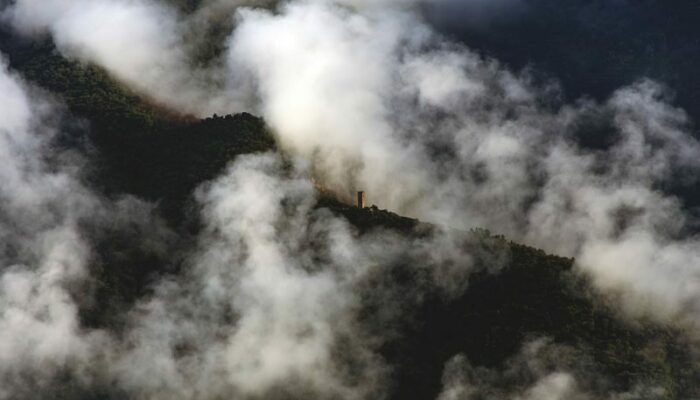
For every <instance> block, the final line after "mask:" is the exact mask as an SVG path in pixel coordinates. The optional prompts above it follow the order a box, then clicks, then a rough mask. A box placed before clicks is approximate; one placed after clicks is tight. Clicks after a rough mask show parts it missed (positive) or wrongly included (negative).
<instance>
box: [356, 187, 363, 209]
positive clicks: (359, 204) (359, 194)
mask: <svg viewBox="0 0 700 400" xmlns="http://www.w3.org/2000/svg"><path fill="white" fill-rule="evenodd" d="M357 208H365V192H362V191H360V192H357Z"/></svg>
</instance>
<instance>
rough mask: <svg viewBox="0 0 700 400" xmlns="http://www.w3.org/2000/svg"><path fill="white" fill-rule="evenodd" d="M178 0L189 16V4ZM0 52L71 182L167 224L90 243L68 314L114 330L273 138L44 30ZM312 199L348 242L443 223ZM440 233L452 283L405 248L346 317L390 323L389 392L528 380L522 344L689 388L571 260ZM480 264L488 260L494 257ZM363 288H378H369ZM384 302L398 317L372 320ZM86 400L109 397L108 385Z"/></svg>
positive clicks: (417, 394) (0, 42) (697, 377)
mask: <svg viewBox="0 0 700 400" xmlns="http://www.w3.org/2000/svg"><path fill="white" fill-rule="evenodd" d="M179 3H181V6H182V7H183V8H185V9H187V8H188V7H193V5H194V3H196V2H193V1H181V2H179ZM0 50H1V51H2V52H3V53H4V54H6V55H7V56H8V58H9V64H10V66H11V68H13V69H15V70H16V71H19V72H20V73H21V74H22V75H23V76H24V77H25V78H26V79H27V80H28V81H30V82H31V83H32V84H35V85H37V86H39V87H41V88H43V89H45V90H46V91H48V92H50V93H51V94H52V95H53V96H56V98H58V99H60V101H61V102H64V103H65V104H66V108H67V110H65V111H66V113H67V115H68V117H66V118H65V121H64V122H63V124H64V125H65V126H66V127H67V130H66V131H67V132H68V133H67V134H65V135H62V136H58V140H59V143H56V144H55V145H57V146H63V147H68V148H71V149H73V150H75V151H77V152H79V153H80V154H81V156H82V157H84V158H85V160H86V163H85V166H86V168H85V171H84V173H83V176H82V179H84V180H85V181H88V182H91V183H92V184H94V185H95V186H96V187H97V188H98V189H99V190H100V193H101V195H103V196H105V197H110V198H119V197H123V196H135V197H138V198H140V199H144V200H147V201H148V202H151V203H152V204H153V205H154V208H155V210H156V212H157V215H158V216H159V217H160V218H162V219H163V220H164V221H166V225H167V226H168V229H170V230H172V232H177V235H172V236H168V235H164V237H169V239H167V240H165V241H164V243H163V247H162V248H160V249H159V250H158V251H155V250H153V249H151V248H148V247H145V246H142V243H141V241H140V239H139V234H140V233H139V232H138V231H131V230H129V228H128V227H127V228H124V227H121V226H119V224H117V223H115V224H114V226H113V229H112V230H111V231H109V232H108V234H105V235H103V236H100V237H96V238H94V240H95V241H96V247H97V248H98V249H100V250H99V253H100V257H99V258H98V260H96V262H95V264H94V265H95V266H94V267H93V269H94V271H93V272H94V273H95V275H96V279H95V282H96V283H95V285H94V287H93V294H94V297H95V300H94V302H93V303H92V304H90V305H86V306H84V307H83V309H82V310H81V318H82V321H81V323H82V324H84V325H85V326H91V327H98V328H109V329H115V330H118V329H119V326H120V324H122V323H123V322H124V320H123V319H122V317H121V315H122V313H124V312H125V310H128V309H129V307H131V306H132V305H133V304H134V303H135V302H137V301H138V300H139V299H143V298H147V297H148V296H149V295H150V294H151V293H152V284H153V282H154V281H155V279H156V278H157V277H162V276H167V275H169V274H176V273H178V272H179V271H180V269H181V268H183V265H182V264H178V262H173V260H178V258H177V257H173V255H177V254H181V253H184V252H185V250H186V249H192V248H194V247H196V243H194V241H195V240H194V237H195V235H196V233H197V232H198V231H199V230H200V229H202V227H201V226H200V225H199V220H198V218H199V217H198V210H197V208H196V206H195V205H194V204H193V202H192V201H193V200H192V199H193V197H192V196H193V193H194V192H195V190H196V189H197V188H198V187H199V186H200V185H202V184H203V183H205V182H207V181H210V180H213V179H215V178H216V177H217V176H219V175H220V174H221V173H222V172H223V171H224V170H225V168H226V167H227V166H228V165H230V164H231V163H232V162H233V161H234V160H236V158H237V157H238V156H239V155H243V154H251V153H264V152H277V151H278V150H277V146H276V144H275V138H274V133H273V132H271V130H270V129H269V128H268V127H267V126H266V124H265V121H264V120H263V119H262V118H259V117H256V116H253V115H251V114H247V113H239V114H235V115H225V116H217V115H214V116H212V117H210V118H206V119H196V118H194V117H192V116H188V115H181V114H178V113H177V112H175V111H173V110H169V109H167V108H165V107H162V106H161V105H158V104H155V103H153V102H152V101H151V100H150V99H148V98H146V97H144V96H142V95H137V94H135V93H134V92H133V91H131V90H129V89H127V88H125V87H124V86H122V85H121V84H119V83H118V82H116V81H115V80H114V79H113V78H111V77H110V76H109V75H108V74H106V73H105V72H104V71H103V70H102V69H100V68H99V67H97V66H94V65H91V64H84V63H79V62H77V61H73V60H68V59H66V58H64V57H62V56H61V55H60V54H59V53H58V52H57V51H56V50H55V49H54V47H53V44H52V43H51V41H50V40H48V39H47V40H46V41H43V42H39V43H36V42H29V41H23V40H21V39H19V38H16V37H13V36H12V35H11V34H9V33H7V32H2V33H0ZM76 121H81V122H76ZM380 206H381V205H380ZM314 208H315V209H317V210H318V209H322V210H327V211H328V212H330V213H332V214H333V215H335V216H339V217H341V218H342V219H344V220H346V221H347V222H348V223H349V224H350V225H351V226H352V229H353V235H355V237H358V238H362V237H367V238H372V237H374V236H375V235H379V236H381V235H387V236H392V235H398V236H400V237H402V238H404V239H405V240H408V241H409V242H411V243H416V246H418V243H420V242H421V241H422V240H424V238H425V237H427V236H429V235H431V234H432V233H433V232H437V231H444V230H445V229H447V228H442V227H438V226H433V225H429V224H425V223H421V222H419V221H417V220H415V219H410V218H405V217H402V216H399V215H396V214H394V213H392V212H390V211H386V210H382V209H380V208H377V207H371V208H365V209H358V208H356V207H353V206H351V205H348V204H344V203H342V202H340V201H339V200H338V199H335V198H334V197H333V196H331V195H328V194H319V197H318V200H317V203H316V205H315V206H314ZM448 231H449V230H448ZM453 234H454V235H456V237H458V238H459V241H460V243H461V246H463V247H464V249H465V251H467V250H469V252H470V254H475V255H476V256H474V257H473V258H472V260H471V262H473V264H474V265H473V266H472V267H471V271H472V272H471V273H470V274H468V275H466V276H463V277H462V279H463V281H459V282H454V284H455V285H456V286H458V288H459V290H456V291H454V293H447V294H446V293H444V292H441V291H439V290H436V289H435V288H433V287H432V286H429V285H427V284H425V282H427V281H429V280H430V279H431V278H430V272H429V270H428V269H421V268H415V266H414V265H412V263H418V262H423V261H421V260H417V259H412V256H411V255H406V256H405V258H404V259H403V261H402V262H396V263H395V264H394V265H392V266H391V267H388V268H386V269H384V270H381V271H378V272H376V273H375V274H374V275H371V276H369V277H368V278H367V279H366V280H365V281H364V283H363V285H364V287H363V293H365V294H366V295H365V296H363V299H362V302H361V304H360V306H359V309H358V310H355V311H356V313H357V315H358V316H359V317H358V322H357V323H358V324H360V325H361V326H362V327H363V331H365V332H369V333H370V334H371V333H372V332H377V331H384V330H386V331H389V330H391V331H392V332H394V334H391V335H386V339H385V340H383V341H381V342H378V343H375V344H374V346H375V348H376V349H377V352H378V354H380V355H381V357H383V359H384V360H385V361H386V364H387V365H388V366H389V368H388V374H389V375H390V376H391V377H392V378H393V379H392V380H391V381H392V382H393V383H392V387H391V390H390V392H389V398H391V399H397V400H399V399H401V400H405V399H435V398H437V396H438V395H439V394H440V392H441V388H442V387H443V385H444V383H445V379H446V378H444V376H445V375H444V373H443V366H444V365H445V364H446V363H448V362H450V360H451V359H452V358H453V357H454V355H455V354H462V355H463V356H464V357H465V358H466V359H467V360H468V361H469V366H468V367H467V366H464V368H468V369H469V370H470V371H472V372H471V373H472V374H473V376H474V377H475V379H476V380H477V381H479V382H480V383H481V384H482V387H481V388H479V389H478V390H481V391H480V392H478V393H479V394H480V396H483V397H476V398H491V397H489V396H490V395H493V394H494V393H495V394H496V395H497V394H498V393H509V390H517V389H518V388H520V387H521V386H523V385H524V386H527V385H528V384H530V383H532V382H533V381H535V380H537V379H538V377H536V376H530V375H528V373H526V372H522V371H520V372H519V370H518V368H519V367H518V365H519V364H518V363H519V362H520V360H521V358H523V357H525V356H524V355H523V354H524V352H527V351H528V350H527V349H529V348H533V347H532V346H535V347H536V348H537V349H538V350H537V351H536V354H534V355H532V354H531V355H530V356H531V357H532V358H533V359H536V360H537V362H538V363H540V364H541V365H543V367H542V368H543V371H542V372H541V373H543V374H544V373H546V372H548V371H555V370H565V371H568V372H570V373H572V374H573V375H574V376H575V377H576V378H577V379H578V380H579V382H580V384H581V385H590V388H591V391H592V392H593V393H594V394H600V395H604V394H605V393H607V392H609V391H614V392H618V393H623V392H633V391H634V390H636V389H639V388H640V387H655V388H660V389H662V390H660V391H656V392H653V391H652V392H650V393H654V394H653V396H651V395H650V396H651V397H643V398H667V399H690V398H694V397H699V396H700V387H699V386H698V382H700V371H699V370H698V369H697V368H696V365H695V364H694V363H693V360H692V355H691V354H690V352H689V350H688V349H689V348H690V345H689V343H688V342H687V341H688V340H689V339H688V337H687V336H686V335H685V333H684V331H683V330H682V328H679V327H671V326H664V325H662V324H660V323H657V322H652V321H641V322H640V321H632V320H630V319H627V318H626V317H623V316H622V315H621V314H620V313H619V310H618V309H617V308H616V307H615V306H614V305H613V303H612V302H610V301H609V300H610V299H609V298H607V297H606V296H605V295H603V294H601V293H600V292H598V291H597V290H596V289H594V287H593V286H592V284H591V283H590V281H589V277H588V276H587V275H586V274H584V273H583V272H581V271H580V270H579V269H578V268H577V267H576V265H575V260H572V259H568V258H562V257H558V256H555V255H549V254H546V253H545V252H543V251H541V250H538V249H535V248H532V247H528V246H524V245H521V244H518V243H513V242H511V241H509V240H508V239H507V238H504V237H503V236H499V235H494V234H491V233H490V232H488V231H485V230H480V229H475V230H473V231H470V232H453ZM480 254H481V255H483V257H482V258H479V256H478V255H480ZM494 259H499V260H501V262H500V263H499V264H498V265H496V266H494V265H492V264H493V260H494ZM376 292H382V293H388V294H385V295H382V296H373V295H372V294H373V293H376ZM388 304H390V305H391V307H388ZM387 308H391V309H395V310H400V312H398V313H396V314H392V315H385V313H384V311H383V310H385V309H387ZM300 312H303V310H300ZM533 343H534V344H533ZM554 349H556V351H554ZM540 364H538V365H540ZM94 394H95V393H92V394H90V393H88V394H86V396H87V395H94ZM81 395H82V394H81ZM96 395H100V396H106V398H110V397H113V398H121V394H120V393H109V392H108V391H106V392H100V393H97V394H96ZM58 396H59V397H57V398H61V397H60V396H61V394H58ZM65 396H66V397H65V398H74V397H70V396H72V395H71V394H70V393H66V394H65ZM86 398H89V397H86Z"/></svg>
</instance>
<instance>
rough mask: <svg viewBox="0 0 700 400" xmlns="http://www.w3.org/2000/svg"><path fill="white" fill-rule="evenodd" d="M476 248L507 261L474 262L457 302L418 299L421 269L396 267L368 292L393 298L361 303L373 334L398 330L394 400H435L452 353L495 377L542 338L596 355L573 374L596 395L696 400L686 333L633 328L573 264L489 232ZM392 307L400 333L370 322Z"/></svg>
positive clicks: (357, 216) (361, 222)
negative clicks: (650, 388) (651, 387)
mask: <svg viewBox="0 0 700 400" xmlns="http://www.w3.org/2000/svg"><path fill="white" fill-rule="evenodd" d="M329 207H331V208H332V209H333V210H335V211H336V212H339V213H340V214H342V215H344V216H346V217H347V218H348V220H349V221H351V222H352V223H353V224H354V225H356V226H358V228H359V229H367V228H369V227H389V228H393V229H395V230H397V231H400V232H404V233H407V234H409V235H411V232H412V231H411V229H412V228H409V226H410V224H409V223H408V222H409V221H411V220H408V219H406V218H403V217H400V216H397V215H395V214H392V213H377V212H376V211H373V210H371V209H364V210H361V209H357V208H352V207H347V206H342V205H341V206H336V205H334V204H329ZM416 222H417V221H416ZM413 226H414V227H415V226H418V225H417V224H415V223H414V224H413ZM425 231H426V229H425V227H421V228H418V237H420V236H422V235H423V233H424V232H425ZM470 243H471V244H467V245H468V246H472V250H473V252H475V253H478V250H479V249H480V248H486V247H487V248H488V251H489V253H491V254H493V253H494V252H498V253H501V254H505V255H507V257H506V258H507V262H506V263H505V265H504V266H503V267H502V268H500V270H499V272H497V273H494V270H493V268H490V267H489V266H488V265H485V263H488V262H490V260H489V258H484V259H483V260H481V261H478V260H477V262H476V264H475V265H473V266H470V267H469V268H473V270H474V273H473V274H472V275H471V276H470V278H469V286H468V288H467V290H466V291H465V292H464V293H463V294H461V295H459V296H457V297H456V298H453V297H449V296H444V295H442V294H440V293H436V292H429V293H427V294H422V295H416V287H417V286H419V285H420V282H422V281H424V280H425V277H424V276H421V275H422V274H424V273H425V270H421V269H417V268H411V267H409V266H407V265H402V266H396V267H395V268H394V269H393V270H392V271H387V272H386V274H385V276H383V277H382V278H381V279H378V280H377V281H376V282H375V283H373V284H371V285H375V288H376V290H377V291H378V292H379V291H381V292H384V293H386V292H388V291H390V292H391V293H393V295H392V296H388V297H387V296H383V297H378V298H375V297H372V296H366V297H365V301H366V304H365V306H364V307H365V310H364V311H363V312H364V315H365V317H364V318H365V321H366V323H369V324H370V330H377V329H379V330H382V329H387V330H396V331H397V332H401V333H400V335H397V337H396V339H395V340H393V341H389V342H387V343H385V344H384V346H383V347H382V350H381V352H382V354H383V355H384V356H385V357H386V359H387V361H388V362H389V363H390V365H391V366H392V367H393V368H394V375H395V392H394V395H393V398H396V399H432V398H436V396H437V394H438V393H439V391H440V389H441V387H442V383H441V376H442V368H443V366H444V364H445V363H446V362H447V361H448V360H449V359H450V358H451V357H453V356H455V355H456V354H460V353H462V354H464V355H465V356H466V357H467V359H468V360H469V361H470V362H471V363H472V364H474V365H476V366H481V367H488V368H494V369H499V368H503V367H504V365H505V363H506V362H507V361H509V359H510V358H511V357H513V356H515V355H516V354H517V353H518V352H519V350H520V348H521V347H522V346H523V344H524V343H525V342H526V341H527V340H529V339H532V338H538V337H546V338H550V339H551V340H553V341H554V343H557V344H561V345H567V346H570V347H571V348H573V349H575V351H574V354H578V356H579V357H581V358H584V357H591V359H592V363H593V366H592V367H593V368H594V371H572V372H573V373H574V374H575V375H576V374H578V375H580V376H579V378H581V380H582V381H584V382H585V381H586V379H591V378H590V376H586V375H594V374H598V375H599V376H600V380H599V381H596V384H597V385H598V387H591V388H588V389H589V390H591V391H593V392H595V391H600V392H601V393H602V392H603V391H605V390H615V391H627V390H631V389H632V388H634V386H635V385H636V384H638V383H640V382H644V383H647V384H649V383H653V384H655V385H658V386H660V387H663V388H664V389H665V390H666V396H667V398H677V399H682V398H688V397H692V396H697V395H698V390H699V389H700V388H699V387H698V385H697V382H698V381H699V379H700V371H698V370H697V369H695V367H694V365H693V361H692V360H691V358H690V355H689V354H687V353H686V352H684V351H683V350H682V349H688V346H689V344H688V343H686V342H685V339H684V336H683V334H682V332H681V331H678V330H677V329H675V328H669V327H664V326H660V325H658V324H655V323H652V322H630V321H627V320H626V319H624V318H623V317H622V316H621V315H620V314H619V313H618V312H617V311H616V310H615V309H614V308H612V307H610V306H609V305H608V304H607V303H606V300H605V298H604V297H603V296H602V295H601V294H600V293H598V292H596V291H595V290H594V289H593V287H592V286H591V284H590V282H589V281H588V279H587V277H586V276H585V275H584V274H582V273H581V272H580V271H578V270H577V269H575V268H573V265H574V260H572V259H568V258H562V257H557V256H552V255H548V254H546V253H545V252H543V251H542V250H538V249H534V248H532V247H528V246H523V245H520V244H517V243H513V242H509V241H507V240H506V239H504V238H503V237H501V236H491V235H490V234H489V233H488V231H484V230H477V231H474V233H473V235H472V239H471V241H470ZM387 280H388V281H389V283H387ZM371 285H370V287H371ZM388 288H389V289H388ZM369 292H371V289H370V290H369ZM388 303H390V304H388ZM391 307H400V308H401V310H402V312H401V315H400V316H399V317H398V321H394V322H393V323H395V324H398V326H399V328H398V329H397V328H396V327H392V326H385V327H382V326H376V324H377V323H378V321H377V320H376V319H375V318H374V317H373V316H372V315H371V314H372V313H377V312H380V310H382V309H386V308H391ZM383 334H386V332H383ZM387 336H391V335H387ZM602 377H606V379H603V378H602ZM608 378H609V379H610V380H608Z"/></svg>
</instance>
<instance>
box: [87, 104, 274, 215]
mask: <svg viewBox="0 0 700 400" xmlns="http://www.w3.org/2000/svg"><path fill="white" fill-rule="evenodd" d="M94 140H95V143H96V145H97V148H98V151H99V152H98V154H97V157H96V163H97V164H98V166H99V170H98V173H97V174H96V177H97V179H96V182H98V183H100V184H102V185H104V187H105V189H106V190H107V191H108V192H110V193H129V194H135V195H137V196H139V197H142V198H145V199H147V200H151V201H157V202H159V203H160V205H161V206H162V209H163V210H164V212H165V215H166V216H167V217H168V218H169V219H170V220H171V221H173V220H174V219H177V218H182V217H183V207H184V205H185V203H186V201H187V199H188V198H189V196H190V195H191V194H192V192H193V191H194V189H195V188H196V187H197V186H199V185H200V184H201V183H203V182H205V181H207V180H210V179H213V178H215V177H216V176H217V175H219V174H220V173H221V172H222V170H223V169H224V167H225V166H226V165H227V164H228V163H230V162H232V161H233V160H234V159H235V157H236V156H237V155H238V154H246V153H255V152H263V151H268V150H273V149H274V148H275V144H274V139H273V137H272V135H271V134H270V133H269V131H268V130H267V128H266V127H265V123H264V121H263V120H262V119H261V118H258V117H254V116H252V115H250V114H246V113H243V114H238V115H235V116H232V115H227V116H225V117H216V116H215V117H214V118H207V119H204V120H201V121H196V122H191V123H183V124H180V125H175V126H172V127H166V128H164V129H162V130H158V131H155V132H152V133H149V134H144V133H143V132H139V131H126V132H122V133H119V134H115V133H112V132H108V133H105V134H100V135H97V136H96V137H95V139H94ZM173 222H175V223H177V221H173Z"/></svg>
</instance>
